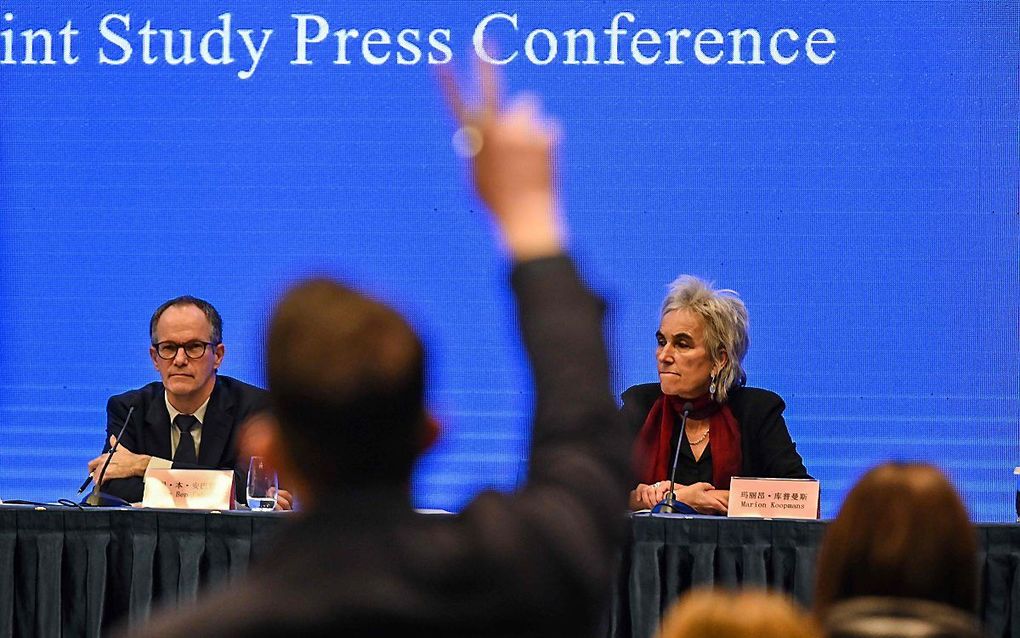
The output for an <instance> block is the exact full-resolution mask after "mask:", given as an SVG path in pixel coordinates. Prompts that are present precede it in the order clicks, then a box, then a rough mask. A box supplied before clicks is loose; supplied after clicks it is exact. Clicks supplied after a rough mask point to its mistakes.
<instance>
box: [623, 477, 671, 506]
mask: <svg viewBox="0 0 1020 638" xmlns="http://www.w3.org/2000/svg"><path fill="white" fill-rule="evenodd" d="M677 487H681V486H679V485H677ZM668 491H669V481H657V482H655V483H652V484H651V485H648V484H647V483H639V484H638V486H637V487H635V488H634V489H633V490H631V492H630V503H629V506H630V509H631V511H637V510H650V509H652V508H653V507H655V506H656V505H657V504H658V503H659V501H661V500H662V499H664V498H666V492H668Z"/></svg>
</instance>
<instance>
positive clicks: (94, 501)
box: [78, 405, 135, 505]
mask: <svg viewBox="0 0 1020 638" xmlns="http://www.w3.org/2000/svg"><path fill="white" fill-rule="evenodd" d="M134 411H135V406H133V405H132V406H130V407H129V408H128V413H127V416H126V417H124V424H123V425H121V426H120V432H118V433H117V440H116V441H114V443H113V447H111V448H110V451H109V452H108V453H107V456H106V463H103V469H102V470H100V471H99V478H98V480H96V486H95V487H94V488H93V489H92V493H91V494H89V497H88V498H87V499H85V503H86V504H88V505H99V501H100V496H99V489H100V487H102V485H103V477H104V476H106V468H108V467H110V461H111V460H112V459H113V454H114V452H116V451H117V448H118V447H120V438H121V437H122V436H124V430H126V429H127V424H128V421H130V420H131V414H132V413H134ZM91 482H92V474H89V476H88V478H86V479H85V482H84V483H82V484H81V487H80V488H79V489H78V493H79V494H81V493H82V492H84V491H85V488H86V487H88V486H89V483H91Z"/></svg>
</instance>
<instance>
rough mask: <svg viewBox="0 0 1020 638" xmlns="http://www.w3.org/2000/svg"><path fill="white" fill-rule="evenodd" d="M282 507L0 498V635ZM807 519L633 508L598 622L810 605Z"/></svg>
mask: <svg viewBox="0 0 1020 638" xmlns="http://www.w3.org/2000/svg"><path fill="white" fill-rule="evenodd" d="M289 516H292V514H288V513H250V512H198V511H173V510H139V509H128V508H124V509H86V510H81V509H78V508H72V507H61V506H49V505H47V506H44V507H33V506H20V505H17V506H12V505H0V638H2V637H6V636H18V637H21V636H40V637H48V636H99V635H102V634H103V632H104V631H106V630H107V629H108V628H109V627H111V626H113V625H115V624H117V623H121V622H128V623H138V622H142V621H144V620H145V619H146V618H147V617H148V616H149V615H150V613H151V612H152V610H153V609H155V608H156V607H158V606H161V605H174V604H179V603H185V602H187V601H191V600H194V599H195V598H196V596H198V594H199V592H200V591H201V590H202V589H203V588H209V587H215V586H217V585H223V584H225V583H229V582H230V581H232V580H234V579H236V578H238V577H241V576H242V575H243V574H244V573H245V571H246V570H247V568H248V565H249V564H250V563H251V561H252V560H254V559H256V558H258V557H259V556H260V555H261V553H262V552H264V551H266V549H267V546H268V544H269V543H270V542H271V539H272V537H273V536H274V534H276V533H277V532H278V531H279V530H280V529H281V528H282V527H283V525H285V523H286V520H287V518H288V517H289ZM824 530H825V523H824V522H818V521H781V520H758V519H725V518H722V519H721V518H711V517H699V516H680V515H651V514H635V515H633V516H631V518H630V532H629V538H628V541H627V543H626V545H625V547H624V548H623V549H622V551H621V553H620V557H619V561H620V562H619V569H618V578H617V581H616V583H615V587H614V592H613V599H612V601H611V603H610V606H609V607H608V609H607V613H606V619H605V633H606V635H607V636H613V637H620V638H623V637H634V638H647V637H649V636H652V635H653V634H654V631H655V628H656V626H657V625H658V622H659V619H660V618H661V615H662V612H663V611H664V610H665V609H666V608H667V607H668V605H669V604H670V603H671V602H672V601H673V600H674V599H675V598H676V596H677V595H679V594H680V593H682V592H683V591H685V590H687V589H689V588H691V587H696V586H709V585H714V586H729V587H737V586H768V587H770V588H774V589H779V590H783V591H787V592H789V593H790V594H791V595H793V596H794V597H795V598H797V599H798V600H800V601H801V602H802V603H804V604H810V601H811V590H812V586H813V579H814V565H815V556H816V553H817V550H818V546H819V544H820V542H821V538H822V534H823V532H824ZM977 532H978V536H979V539H980V552H981V555H980V560H979V563H980V567H981V583H982V599H981V606H980V609H979V611H980V614H981V616H982V618H983V620H984V622H985V626H986V629H987V631H988V635H989V636H994V637H1000V636H1002V637H1006V636H1013V637H1017V638H1020V525H1002V524H979V525H977Z"/></svg>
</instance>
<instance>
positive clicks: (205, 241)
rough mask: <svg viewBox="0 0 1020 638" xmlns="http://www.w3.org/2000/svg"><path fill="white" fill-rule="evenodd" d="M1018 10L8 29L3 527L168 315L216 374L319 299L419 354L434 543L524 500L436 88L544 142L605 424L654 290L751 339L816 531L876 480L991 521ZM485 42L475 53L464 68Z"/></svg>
mask: <svg viewBox="0 0 1020 638" xmlns="http://www.w3.org/2000/svg"><path fill="white" fill-rule="evenodd" d="M1018 14H1020V12H1018V2H1016V0H1010V1H1003V0H994V1H987V2H984V1H961V2H941V1H938V2H936V1H928V2H926V1H914V2H901V1H874V0H873V1H867V0H863V1H862V0H854V1H853V2H850V1H839V2H810V1H800V0H798V1H789V2H761V3H731V2H698V3H680V2H651V1H644V0H642V1H641V2H623V1H617V0H611V1H607V2H575V1H557V2H532V1H524V0H518V1H507V2H488V1H486V2H455V1H452V0H451V1H445V2H442V1H430V2H407V1H403V0H402V1H399V2H382V1H371V2H369V1H359V2H327V1H311V2H302V3H297V2H255V1H245V0H219V1H216V2H212V1H207V0H196V1H194V2H186V3H183V4H181V3H170V2H155V1H148V0H145V1H143V0H125V1H122V2H116V3H114V2H106V1H100V2H88V3H82V2H69V1H62V2H46V3H39V2H27V1H7V0H5V1H2V2H0V214H2V217H0V267H2V270H0V346H2V348H0V352H2V353H3V355H2V356H3V361H2V364H0V428H2V429H0V433H2V437H0V498H5V499H11V498H27V499H37V500H50V499H56V498H60V497H69V496H72V495H73V494H74V490H75V489H76V487H77V485H78V483H79V482H80V481H81V480H82V477H83V476H84V474H85V463H86V461H87V460H88V459H90V458H91V457H93V456H94V455H95V454H96V453H97V452H98V450H99V449H100V446H101V444H102V440H103V428H104V422H105V417H104V407H105V401H106V398H107V397H108V396H109V395H111V394H113V393H117V392H120V391H123V390H125V389H128V388H132V387H137V386H140V385H142V384H144V383H146V382H148V381H151V380H154V379H156V378H157V376H156V372H155V370H154V369H153V367H152V364H151V362H150V361H149V359H148V353H147V348H148V334H147V322H148V319H149V315H150V313H151V312H152V310H153V309H154V308H155V307H156V306H157V305H158V304H159V303H160V302H162V301H164V300H165V299H167V298H170V297H172V296H176V295H179V294H184V293H189V294H193V295H198V296H201V297H204V298H207V299H209V300H211V301H212V302H213V303H214V304H216V305H217V306H218V307H219V309H220V311H221V312H222V314H223V316H224V319H225V329H224V330H225V332H224V337H225V341H226V347H227V355H226V360H225V364H224V366H223V369H222V371H223V372H224V373H226V374H228V375H232V376H236V377H240V378H241V379H245V380H248V381H251V382H254V383H263V382H264V373H263V371H262V358H263V345H262V339H263V333H264V330H265V326H266V320H267V316H268V313H269V309H270V307H271V305H272V303H273V301H274V299H276V298H278V296H279V295H280V294H281V292H282V291H283V290H284V289H285V287H286V286H287V284H288V283H290V282H293V281H295V280H297V279H299V278H301V277H304V276H307V275H309V274H312V273H328V274H334V275H337V276H340V277H342V278H344V279H346V280H348V281H350V282H353V283H355V284H357V285H359V286H363V287H366V288H369V289H371V290H373V291H376V292H377V294H378V296H380V297H381V298H383V299H385V300H388V301H390V302H392V303H393V304H395V305H396V306H397V307H398V308H400V309H401V310H402V311H405V312H406V313H408V315H409V316H411V317H413V321H414V323H415V325H416V326H417V327H418V328H419V329H420V331H421V333H422V335H424V336H425V338H426V339H427V341H428V345H429V347H430V351H431V360H430V371H429V374H430V385H431V392H430V396H429V400H430V404H431V407H432V409H433V410H434V411H435V413H436V414H437V415H438V417H439V419H440V420H441V421H442V423H443V424H444V426H445V430H444V436H443V438H442V440H441V442H440V443H439V445H438V446H437V447H436V448H435V450H434V451H433V452H432V453H431V454H429V455H428V456H427V457H426V458H425V459H424V460H423V461H422V463H421V464H420V466H419V468H418V470H417V472H416V478H415V481H414V494H415V502H416V504H418V505H420V506H426V507H440V508H448V509H454V510H456V509H458V508H460V507H462V506H463V504H464V503H465V502H466V501H467V500H468V499H469V498H470V497H471V496H472V495H473V494H475V493H476V492H477V491H479V490H481V489H483V488H487V487H495V488H498V489H511V488H513V487H514V486H515V485H516V484H518V483H519V482H520V481H521V480H523V478H524V473H525V470H524V468H525V467H526V460H525V459H526V454H527V428H526V425H527V416H528V414H529V410H530V407H531V399H532V397H531V393H530V390H529V373H528V370H527V367H526V365H525V363H524V360H523V357H522V354H521V351H520V345H519V342H518V340H517V337H516V335H515V332H514V319H513V315H512V305H511V302H510V299H509V295H508V292H507V290H506V286H505V285H504V282H505V281H506V276H507V264H506V263H505V259H504V257H503V256H502V255H501V254H500V252H499V250H498V249H497V248H495V247H494V246H493V242H492V240H491V238H490V232H489V231H490V229H489V227H488V222H487V221H486V220H485V218H484V216H483V215H481V214H480V212H479V204H478V202H477V201H476V200H475V199H474V198H473V196H472V195H471V194H470V191H469V188H468V184H467V178H466V172H465V167H464V166H463V164H462V162H461V161H459V160H458V159H457V157H456V156H455V155H454V153H453V151H452V150H451V143H450V140H451V134H452V132H453V126H452V124H451V122H450V118H449V117H448V114H447V113H446V111H445V108H444V105H443V104H442V99H441V96H440V94H439V91H438V90H437V83H436V77H435V76H436V74H435V71H436V68H437V67H438V66H441V65H444V64H445V65H450V66H451V67H454V68H457V69H459V70H460V71H461V72H463V71H464V70H465V69H467V68H469V67H470V65H471V62H472V61H473V60H474V59H475V58H478V57H479V56H480V55H483V54H484V55H488V56H489V57H490V58H491V59H492V60H493V61H494V62H497V63H500V65H501V66H502V68H503V70H504V73H505V75H506V78H507V85H508V89H510V90H519V89H523V88H526V89H529V90H532V91H534V92H536V93H538V94H540V95H541V96H542V97H543V98H544V101H545V103H546V105H547V107H548V109H549V110H550V111H551V112H552V113H553V114H555V115H556V116H557V117H558V118H559V119H560V120H561V122H562V124H563V128H564V131H565V139H564V142H563V144H562V148H561V149H560V153H559V166H560V176H559V177H560V181H561V183H562V192H563V195H564V201H565V207H566V213H567V217H568V219H569V224H570V227H571V231H572V232H571V239H572V250H573V252H574V254H575V256H576V257H577V259H578V261H579V263H580V265H581V268H582V269H583V271H584V272H585V273H586V275H587V276H588V277H589V278H590V280H591V281H592V282H593V285H594V286H595V287H596V288H597V289H598V290H599V291H600V292H601V293H602V294H603V295H604V296H605V297H606V298H608V299H609V300H610V301H611V303H612V309H613V311H612V314H611V317H610V321H609V324H608V327H607V331H608V334H609V337H610V339H611V344H612V357H613V362H614V365H615V368H614V377H613V385H614V390H615V391H617V392H621V391H622V390H624V389H625V388H626V387H628V386H629V385H632V384H635V383H641V382H648V381H653V380H655V378H656V377H655V364H654V360H653V355H654V339H653V333H654V331H655V329H656V327H657V321H658V307H659V303H660V300H661V297H662V295H663V294H664V292H665V286H666V284H667V283H668V282H669V281H671V280H672V279H673V278H675V277H676V276H677V275H679V274H681V273H692V274H695V275H699V276H701V277H704V278H707V279H709V280H712V281H714V282H716V284H718V285H719V286H721V287H726V288H733V289H735V290H737V291H739V292H740V294H741V296H742V297H743V299H744V300H745V302H746V303H747V306H748V308H749V310H750V315H751V321H752V327H751V340H752V345H751V349H750V353H749V355H748V358H747V360H746V364H747V369H748V371H749V379H748V381H749V384H750V385H754V386H760V387H764V388H769V389H772V390H774V391H776V392H778V393H779V394H781V395H782V396H783V397H784V398H785V399H786V402H787V406H788V407H787V412H786V415H787V419H788V422H789V426H790V430H791V432H792V433H793V436H794V438H795V439H796V441H797V443H798V446H799V449H800V451H801V452H802V454H803V456H804V459H805V462H806V464H807V466H808V468H809V470H810V471H811V473H812V474H813V475H814V476H816V477H818V478H819V479H821V481H822V490H823V513H824V514H825V515H828V516H831V515H834V514H835V513H836V512H837V511H838V507H839V504H840V502H841V501H842V498H843V496H844V495H845V493H846V491H847V489H848V488H849V487H850V485H851V484H852V483H853V482H854V481H855V480H856V479H857V477H858V476H859V475H860V474H861V473H862V472H863V471H864V470H866V469H867V468H868V467H870V466H872V465H874V464H875V463H878V462H880V461H884V460H887V459H923V460H927V461H930V462H933V463H935V464H937V465H939V466H940V467H942V468H944V469H945V470H946V471H947V472H948V473H949V474H950V475H951V477H952V478H953V479H954V481H955V482H956V484H957V485H958V486H959V488H960V489H961V490H962V491H963V493H964V495H965V497H966V501H967V504H968V507H969V508H970V511H971V514H972V515H973V517H974V518H975V519H980V520H990V521H1006V520H1011V519H1012V518H1013V512H1012V510H1013V483H1012V468H1013V467H1014V466H1016V465H1020V433H1018V423H1020V408H1018V380H1020V372H1018V361H1020V356H1018V355H1020V346H1018V334H1017V331H1018V298H1020V273H1018V261H1020V257H1018V253H1020V247H1018V242H1020V232H1018V208H1017V191H1018V159H1017V158H1018V143H1017V137H1018V134H1017V121H1018V107H1017V104H1018V91H1017V76H1016V61H1017V59H1018V36H1017V28H1016V27H1017V24H1018ZM482 37H484V38H486V39H487V40H488V41H489V42H490V43H491V45H492V46H491V47H490V52H489V53H485V50H484V49H482V50H479V49H478V48H477V47H476V40H477V39H478V38H482Z"/></svg>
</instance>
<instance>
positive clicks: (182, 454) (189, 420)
mask: <svg viewBox="0 0 1020 638" xmlns="http://www.w3.org/2000/svg"><path fill="white" fill-rule="evenodd" d="M174 425H176V426H177V428H178V429H179V430H180V431H181V440H180V441H178V442H177V452H176V453H175V454H174V465H177V464H179V463H189V464H191V465H195V464H196V463H198V458H197V457H196V456H195V439H193V438H192V437H191V428H193V427H195V426H196V425H198V419H196V418H195V417H194V416H193V415H191V414H178V415H177V416H176V417H174Z"/></svg>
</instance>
